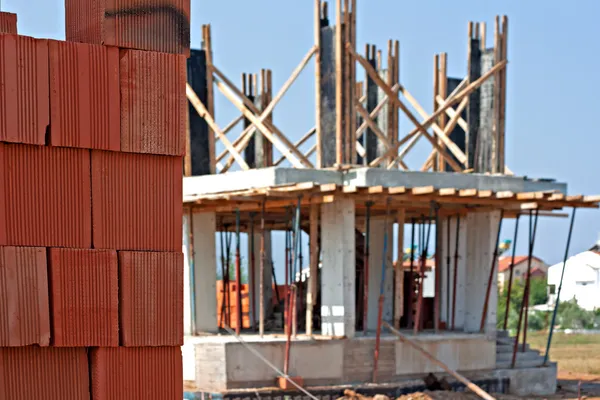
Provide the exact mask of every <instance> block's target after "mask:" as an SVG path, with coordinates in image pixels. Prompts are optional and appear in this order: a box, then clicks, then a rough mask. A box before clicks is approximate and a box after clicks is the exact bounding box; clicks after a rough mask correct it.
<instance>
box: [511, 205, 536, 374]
mask: <svg viewBox="0 0 600 400" xmlns="http://www.w3.org/2000/svg"><path fill="white" fill-rule="evenodd" d="M537 215H538V214H537V212H536V219H535V227H533V226H532V220H533V211H532V210H529V243H528V251H529V253H528V254H529V255H531V254H532V253H533V244H534V240H533V239H534V238H535V231H536V230H537ZM528 258H529V257H528ZM527 297H529V261H528V271H527V275H526V276H525V289H524V290H523V298H522V299H521V309H520V311H519V322H518V323H517V335H516V336H515V344H514V347H513V355H512V362H511V367H512V368H514V367H515V364H516V362H517V351H518V349H519V336H520V334H521V324H522V322H523V311H524V309H525V306H526V299H527Z"/></svg>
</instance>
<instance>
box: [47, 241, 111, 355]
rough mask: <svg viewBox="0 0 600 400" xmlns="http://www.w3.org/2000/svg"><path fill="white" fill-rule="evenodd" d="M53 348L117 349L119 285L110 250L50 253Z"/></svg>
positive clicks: (51, 251) (54, 250)
mask: <svg viewBox="0 0 600 400" xmlns="http://www.w3.org/2000/svg"><path fill="white" fill-rule="evenodd" d="M49 254H50V256H49V258H50V260H49V261H50V289H51V291H50V296H51V306H50V308H51V317H52V327H53V332H52V333H53V335H52V339H53V343H52V344H53V345H54V346H58V347H83V346H107V347H108V346H118V345H119V299H118V296H119V294H118V291H119V287H118V286H119V283H118V263H117V252H116V251H113V250H75V249H50V253H49Z"/></svg>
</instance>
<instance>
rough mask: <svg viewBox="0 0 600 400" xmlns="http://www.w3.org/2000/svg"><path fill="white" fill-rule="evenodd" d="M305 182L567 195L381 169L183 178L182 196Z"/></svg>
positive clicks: (520, 180) (520, 183)
mask: <svg viewBox="0 0 600 400" xmlns="http://www.w3.org/2000/svg"><path fill="white" fill-rule="evenodd" d="M305 182H312V183H316V184H332V183H333V184H337V185H340V186H342V185H344V186H356V187H372V186H384V187H394V186H404V187H407V188H412V187H420V186H433V187H434V188H435V189H443V188H456V189H478V190H493V191H495V192H500V191H511V192H514V193H522V192H544V191H557V192H559V193H563V194H566V192H567V184H566V183H559V182H556V181H553V180H533V179H528V178H524V177H515V176H504V175H482V174H458V173H444V172H419V171H397V170H394V171H390V170H384V169H380V168H356V169H351V170H348V171H334V170H317V169H296V168H279V167H271V168H262V169H253V170H249V171H236V172H228V173H225V174H218V175H204V176H194V177H185V178H183V196H184V202H185V201H187V200H189V201H193V199H195V198H196V197H198V196H202V195H207V194H215V193H220V192H227V191H235V190H246V189H258V188H268V187H273V186H279V185H291V184H295V183H305Z"/></svg>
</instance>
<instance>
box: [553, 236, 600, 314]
mask: <svg viewBox="0 0 600 400" xmlns="http://www.w3.org/2000/svg"><path fill="white" fill-rule="evenodd" d="M562 267H563V263H562V262H561V263H558V264H555V265H552V266H551V267H550V268H549V269H548V286H549V287H550V296H549V298H548V304H549V305H554V304H555V302H556V293H557V292H558V286H559V284H560V276H561V273H562ZM573 298H575V299H576V300H577V304H578V305H579V306H580V307H581V308H583V309H585V310H588V311H592V310H594V309H600V248H599V247H598V245H596V246H594V247H593V248H592V249H591V250H588V251H584V252H583V253H579V254H577V255H575V256H573V257H570V258H569V259H568V260H567V267H566V269H565V275H564V279H563V285H562V292H561V294H560V301H561V302H563V301H569V300H572V299H573Z"/></svg>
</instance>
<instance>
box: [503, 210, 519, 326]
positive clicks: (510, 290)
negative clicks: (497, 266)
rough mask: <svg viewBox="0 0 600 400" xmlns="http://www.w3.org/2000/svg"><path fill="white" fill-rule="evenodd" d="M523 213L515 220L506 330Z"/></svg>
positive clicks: (505, 314)
mask: <svg viewBox="0 0 600 400" xmlns="http://www.w3.org/2000/svg"><path fill="white" fill-rule="evenodd" d="M520 217H521V214H517V220H516V221H515V234H514V237H513V248H512V256H511V259H510V271H509V275H508V290H507V293H508V294H507V296H506V311H505V312H504V330H506V329H507V328H508V314H509V313H510V295H511V293H512V282H513V273H514V269H515V257H516V254H517V237H518V233H519V219H520Z"/></svg>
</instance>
